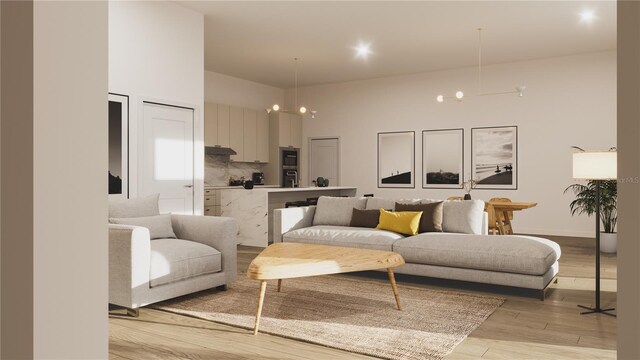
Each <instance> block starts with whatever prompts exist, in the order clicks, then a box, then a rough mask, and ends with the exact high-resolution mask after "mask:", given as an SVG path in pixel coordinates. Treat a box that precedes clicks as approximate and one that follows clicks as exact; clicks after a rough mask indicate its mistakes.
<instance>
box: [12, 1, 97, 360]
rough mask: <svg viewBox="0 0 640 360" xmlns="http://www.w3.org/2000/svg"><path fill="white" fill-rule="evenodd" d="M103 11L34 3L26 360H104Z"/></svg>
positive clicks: (85, 5)
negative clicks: (29, 344)
mask: <svg viewBox="0 0 640 360" xmlns="http://www.w3.org/2000/svg"><path fill="white" fill-rule="evenodd" d="M107 6H108V4H107V2H106V1H81V2H73V1H67V2H48V1H36V2H34V13H33V19H34V28H33V29H34V32H33V39H34V40H33V41H34V42H33V49H34V50H33V55H34V57H33V60H34V61H33V75H34V76H33V178H32V181H33V183H32V184H33V204H32V206H33V259H34V261H33V264H34V265H33V300H32V301H33V328H34V331H33V358H34V359H105V358H107V357H108V335H109V333H108V323H107V314H106V311H107V303H108V281H107V276H108V263H107V261H108V247H107V224H106V217H107V201H106V200H107V182H106V177H105V173H106V169H107V151H106V149H107V106H106V104H107V50H108V47H107V39H108V33H107V16H108V12H107ZM24 61H25V62H26V63H28V60H27V59H24ZM24 120H25V121H26V120H28V119H27V118H25V119H24ZM23 166H30V163H28V162H27V163H25V164H24V165H23ZM24 182H25V183H28V182H29V180H28V179H24ZM14 206H15V204H14ZM25 206H26V205H25ZM29 206H31V204H29ZM25 234H27V232H25ZM17 240H23V241H25V242H26V241H28V240H29V239H28V238H26V236H25V237H24V238H22V237H19V238H17ZM14 275H16V276H19V274H14ZM23 301H24V302H27V303H28V302H29V301H31V299H27V298H25V299H23ZM25 318H28V317H25ZM16 325H17V324H16ZM18 326H20V325H18ZM25 326H28V325H25Z"/></svg>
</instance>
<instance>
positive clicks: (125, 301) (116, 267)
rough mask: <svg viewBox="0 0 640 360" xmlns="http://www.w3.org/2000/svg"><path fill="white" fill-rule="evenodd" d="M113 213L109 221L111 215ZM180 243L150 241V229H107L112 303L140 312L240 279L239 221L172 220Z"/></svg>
mask: <svg viewBox="0 0 640 360" xmlns="http://www.w3.org/2000/svg"><path fill="white" fill-rule="evenodd" d="M111 213H112V211H111V209H110V216H112V214H111ZM171 225H172V226H173V231H174V233H175V235H176V239H173V238H167V239H164V238H163V239H153V240H152V239H151V238H150V232H149V229H147V228H146V227H142V226H133V225H116V224H110V225H109V303H111V304H115V305H118V306H123V307H126V308H127V309H128V313H129V314H130V315H133V316H137V314H138V310H137V309H138V308H139V307H142V306H145V305H148V304H152V303H154V302H158V301H162V300H166V299H170V298H174V297H177V296H181V295H186V294H189V293H193V292H197V291H201V290H205V289H209V288H213V287H220V288H223V289H226V286H227V284H230V283H232V282H233V281H234V280H235V279H236V274H237V265H236V261H237V256H236V253H237V241H236V234H237V232H238V225H237V222H236V221H235V220H234V219H232V218H225V217H212V216H187V215H171Z"/></svg>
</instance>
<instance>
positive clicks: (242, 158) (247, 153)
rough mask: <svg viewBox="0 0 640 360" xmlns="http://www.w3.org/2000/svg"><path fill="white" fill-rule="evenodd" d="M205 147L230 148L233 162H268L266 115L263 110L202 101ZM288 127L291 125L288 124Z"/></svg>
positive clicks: (267, 118) (267, 125)
mask: <svg viewBox="0 0 640 360" xmlns="http://www.w3.org/2000/svg"><path fill="white" fill-rule="evenodd" d="M204 119H205V122H204V134H205V135H204V142H205V146H217V147H226V148H231V149H233V150H234V151H235V152H236V153H237V154H236V155H231V160H232V161H236V162H259V163H268V162H269V142H270V140H269V139H270V136H269V135H270V134H269V115H268V114H267V113H266V111H260V110H252V109H244V108H240V107H234V106H229V105H221V104H214V103H205V107H204ZM289 126H290V125H289Z"/></svg>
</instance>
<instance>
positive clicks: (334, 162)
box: [309, 138, 340, 186]
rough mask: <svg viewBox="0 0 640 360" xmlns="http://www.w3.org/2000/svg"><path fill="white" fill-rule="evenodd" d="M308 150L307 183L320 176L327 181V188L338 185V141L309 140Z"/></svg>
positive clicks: (334, 139) (327, 139) (330, 139)
mask: <svg viewBox="0 0 640 360" xmlns="http://www.w3.org/2000/svg"><path fill="white" fill-rule="evenodd" d="M309 149H310V151H309V181H310V182H311V181H313V180H315V179H317V178H318V177H320V176H322V177H323V178H325V179H329V186H337V185H340V183H339V179H340V159H339V149H340V140H339V139H338V138H326V139H311V140H310V146H309Z"/></svg>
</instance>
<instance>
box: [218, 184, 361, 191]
mask: <svg viewBox="0 0 640 360" xmlns="http://www.w3.org/2000/svg"><path fill="white" fill-rule="evenodd" d="M205 189H213V190H244V191H246V189H245V188H243V187H242V186H205ZM355 189H356V188H355V187H353V186H327V187H298V188H281V187H279V186H277V185H256V186H255V187H254V188H253V190H266V191H267V192H298V191H327V190H355Z"/></svg>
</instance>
